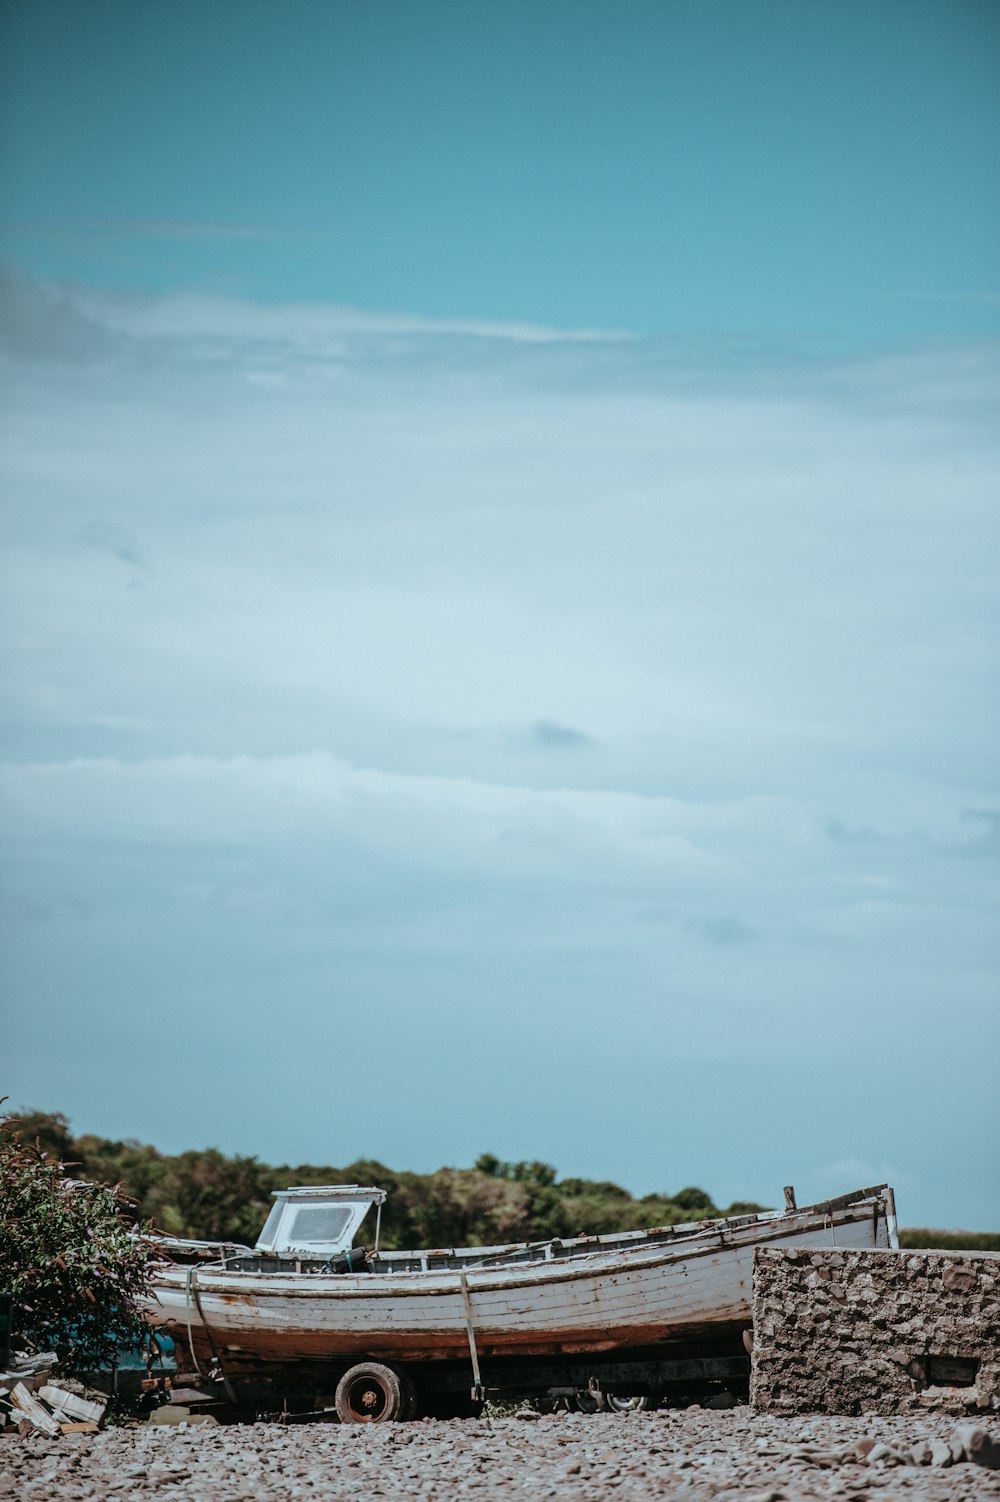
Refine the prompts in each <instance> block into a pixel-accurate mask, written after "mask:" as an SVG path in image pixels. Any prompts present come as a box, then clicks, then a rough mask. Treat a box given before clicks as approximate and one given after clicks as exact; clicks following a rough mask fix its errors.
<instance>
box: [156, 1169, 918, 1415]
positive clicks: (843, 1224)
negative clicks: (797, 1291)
mask: <svg viewBox="0 0 1000 1502" xmlns="http://www.w3.org/2000/svg"><path fill="white" fill-rule="evenodd" d="M384 1200H385V1193H384V1191H382V1190H380V1189H375V1188H361V1187H359V1186H357V1185H338V1186H331V1187H322V1188H292V1189H286V1190H282V1191H280V1192H279V1193H278V1194H276V1196H275V1204H274V1206H273V1208H272V1211H271V1214H270V1215H269V1216H268V1219H267V1223H266V1225H265V1227H264V1229H263V1231H262V1232H261V1235H260V1238H259V1239H258V1241H257V1244H256V1246H255V1247H254V1248H249V1247H236V1246H232V1245H226V1246H223V1245H221V1244H220V1245H217V1246H216V1245H213V1244H211V1243H182V1242H169V1241H164V1242H163V1243H162V1249H163V1251H164V1252H165V1254H166V1255H168V1256H169V1255H173V1256H174V1257H175V1258H176V1259H177V1260H176V1261H175V1262H174V1263H173V1264H170V1263H165V1264H163V1265H161V1266H159V1267H158V1268H157V1270H156V1272H155V1275H154V1278H153V1292H154V1294H155V1303H153V1304H152V1305H151V1306H150V1309H149V1317H150V1319H151V1322H153V1323H155V1324H158V1325H163V1326H166V1327H167V1328H168V1329H170V1331H171V1332H172V1333H173V1334H174V1335H175V1337H176V1339H177V1340H178V1342H179V1343H180V1345H181V1348H182V1349H183V1348H188V1349H189V1351H190V1355H191V1357H192V1359H193V1362H194V1366H195V1370H196V1371H197V1372H199V1373H201V1374H205V1373H209V1372H212V1373H213V1374H214V1375H215V1376H216V1377H217V1378H219V1379H221V1380H223V1381H224V1382H225V1383H226V1386H227V1388H230V1389H231V1384H232V1383H233V1382H235V1381H237V1380H239V1379H242V1378H248V1377H252V1376H254V1375H256V1376H258V1377H259V1376H262V1375H267V1374H270V1375H272V1376H273V1375H274V1374H275V1373H276V1372H281V1371H284V1372H286V1373H287V1372H288V1371H289V1370H290V1369H293V1368H301V1367H302V1366H303V1364H307V1365H308V1367H309V1369H310V1371H312V1372H313V1373H314V1374H315V1373H322V1372H324V1371H325V1372H326V1373H327V1374H328V1385H329V1386H330V1387H331V1389H332V1386H333V1385H334V1384H335V1383H338V1382H339V1388H338V1401H337V1407H338V1411H341V1416H342V1417H349V1418H354V1419H358V1418H364V1417H368V1418H373V1417H374V1418H382V1417H402V1416H406V1409H407V1408H408V1407H412V1402H410V1403H408V1402H407V1391H408V1388H409V1387H411V1384H410V1380H409V1379H410V1377H412V1376H416V1379H417V1386H418V1387H419V1386H420V1385H421V1383H423V1384H424V1385H428V1383H429V1385H430V1386H433V1385H434V1382H433V1381H430V1382H429V1379H430V1378H431V1374H432V1372H433V1373H435V1374H436V1373H437V1372H439V1371H443V1370H444V1368H445V1366H446V1365H447V1364H448V1363H453V1364H457V1365H458V1366H459V1367H460V1368H461V1369H462V1370H463V1371H464V1373H465V1376H464V1377H463V1378H462V1379H461V1380H462V1382H463V1383H464V1384H465V1386H466V1390H467V1388H468V1372H469V1369H470V1361H471V1366H472V1370H473V1372H474V1375H475V1380H476V1385H477V1386H481V1383H482V1375H481V1372H480V1363H482V1364H483V1369H484V1371H485V1373H486V1377H487V1379H489V1377H490V1375H491V1373H492V1372H496V1373H501V1374H502V1372H503V1371H504V1370H505V1369H506V1368H508V1367H510V1365H511V1363H512V1362H520V1363H522V1364H523V1363H524V1362H525V1361H529V1362H533V1363H535V1365H536V1366H537V1365H538V1364H539V1363H542V1364H544V1366H545V1368H546V1370H547V1371H548V1372H550V1373H551V1372H556V1373H558V1371H559V1370H565V1371H566V1372H570V1371H572V1374H573V1375H572V1376H571V1377H570V1378H569V1379H568V1380H569V1381H570V1383H571V1384H572V1383H574V1382H577V1381H579V1374H580V1371H581V1369H582V1366H585V1367H586V1368H587V1369H588V1370H590V1371H591V1372H592V1373H593V1372H598V1373H600V1371H601V1370H602V1369H605V1370H606V1371H611V1369H612V1366H613V1367H614V1369H615V1370H616V1371H619V1372H620V1371H621V1370H624V1367H623V1366H622V1363H623V1361H626V1360H628V1361H631V1362H632V1363H633V1368H634V1370H635V1371H639V1370H640V1368H641V1369H642V1370H643V1371H646V1370H647V1369H648V1370H649V1371H652V1370H653V1368H654V1367H655V1368H656V1369H657V1371H659V1372H660V1375H661V1376H662V1374H663V1372H665V1371H666V1369H667V1365H669V1363H670V1361H671V1360H672V1361H674V1362H675V1363H677V1362H680V1363H681V1366H683V1363H684V1362H685V1361H687V1362H688V1363H690V1361H691V1360H695V1361H696V1360H697V1359H698V1358H699V1357H704V1356H705V1355H706V1353H707V1354H709V1355H716V1356H717V1355H719V1354H720V1353H724V1352H726V1351H730V1352H731V1351H733V1350H742V1345H743V1337H744V1334H745V1332H747V1331H748V1330H749V1327H750V1324H751V1308H750V1305H751V1281H752V1269H753V1252H754V1248H755V1247H757V1246H760V1245H762V1244H778V1245H784V1246H800V1247H810V1246H811V1247H816V1248H820V1247H829V1246H831V1245H835V1246H839V1247H852V1248H859V1247H860V1248H864V1247H883V1248H886V1247H895V1246H896V1245H897V1240H896V1221H895V1209H894V1202H893V1194H892V1190H891V1189H890V1188H889V1187H888V1186H887V1185H884V1184H883V1185H877V1186H875V1187H873V1188H869V1189H859V1190H856V1191H855V1192H854V1193H852V1194H845V1195H841V1196H840V1197H839V1198H837V1199H832V1200H827V1201H824V1202H822V1203H820V1204H815V1205H809V1206H807V1207H804V1208H798V1207H796V1205H795V1199H794V1194H792V1193H791V1191H786V1208H785V1209H784V1210H783V1211H780V1212H778V1211H775V1212H763V1213H760V1214H754V1215H739V1216H732V1217H725V1218H720V1219H714V1220H704V1221H699V1222H695V1223H692V1224H687V1225H676V1226H664V1227H660V1228H656V1229H653V1230H642V1231H631V1232H624V1233H617V1234H614V1235H608V1236H590V1237H579V1238H575V1239H572V1240H563V1241H546V1242H538V1243H532V1244H516V1245H509V1246H495V1247H462V1248H448V1249H441V1250H437V1251H414V1252H407V1251H381V1250H379V1248H378V1239H379V1237H378V1224H376V1231H375V1237H374V1250H372V1251H367V1250H364V1249H361V1248H354V1247H353V1242H354V1238H355V1236H356V1234H357V1232H358V1231H359V1230H360V1227H361V1224H362V1222H363V1221H364V1220H365V1218H366V1216H367V1215H368V1214H369V1212H370V1211H371V1210H372V1209H374V1210H375V1211H376V1217H377V1219H378V1218H380V1212H381V1206H382V1203H383V1202H384ZM581 1364H582V1366H581ZM375 1369H378V1370H381V1371H385V1370H388V1371H390V1372H392V1371H393V1370H395V1373H396V1376H397V1377H398V1378H399V1380H400V1383H401V1392H402V1396H401V1398H400V1399H399V1402H398V1403H397V1401H396V1399H395V1397H394V1395H393V1393H392V1392H389V1393H388V1394H386V1393H385V1392H383V1391H382V1387H384V1386H385V1384H384V1382H382V1386H381V1387H380V1386H379V1383H378V1382H376V1383H375V1388H376V1389H378V1390H377V1391H376V1392H375V1396H374V1397H372V1393H371V1390H370V1388H371V1383H370V1381H369V1380H368V1378H367V1377H366V1378H365V1381H362V1380H361V1379H360V1378H359V1379H357V1380H356V1381H355V1387H356V1389H357V1391H356V1393H355V1400H349V1399H347V1398H345V1400H344V1402H343V1403H341V1400H340V1398H341V1394H340V1391H339V1389H340V1388H345V1383H347V1388H349V1387H350V1381H349V1379H350V1376H351V1373H352V1372H359V1371H360V1372H362V1373H363V1374H364V1373H369V1374H370V1371H372V1370H375ZM408 1374H409V1376H408ZM320 1380H321V1379H320ZM435 1380H436V1378H435ZM616 1380H617V1379H616ZM656 1380H657V1378H656V1375H655V1373H654V1375H653V1376H652V1377H649V1378H648V1380H646V1382H645V1384H644V1386H645V1390H646V1391H647V1393H649V1392H651V1391H652V1389H653V1388H654V1387H655V1385H656ZM366 1382H367V1384H368V1385H367V1386H366ZM589 1382H590V1385H591V1386H592V1387H596V1386H598V1385H599V1382H600V1378H599V1376H598V1378H596V1379H595V1378H594V1377H593V1376H591V1377H590V1379H589ZM359 1383H360V1386H359V1385H358V1384H359ZM313 1385H315V1381H314V1384H313ZM488 1385H489V1384H488ZM550 1385H551V1384H550ZM617 1385H618V1386H621V1383H620V1381H619V1382H618V1384H617ZM625 1385H626V1386H628V1385H630V1384H628V1383H626V1384H625ZM631 1385H632V1386H633V1387H634V1386H635V1385H636V1384H635V1383H632V1384H631ZM639 1386H640V1388H642V1387H643V1384H641V1383H640V1384H639ZM346 1390H347V1389H346V1388H345V1391H346ZM366 1403H367V1405H368V1409H367V1410H366V1408H365V1404H366ZM372 1406H374V1407H375V1408H377V1409H378V1412H374V1413H373V1412H371V1411H369V1410H370V1409H371V1408H372ZM396 1410H398V1411H396Z"/></svg>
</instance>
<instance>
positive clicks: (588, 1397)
mask: <svg viewBox="0 0 1000 1502" xmlns="http://www.w3.org/2000/svg"><path fill="white" fill-rule="evenodd" d="M574 1407H575V1408H576V1411H577V1413H603V1412H604V1394H603V1393H602V1392H593V1391H592V1390H591V1389H590V1388H589V1387H579V1388H577V1391H576V1398H575V1399H574Z"/></svg>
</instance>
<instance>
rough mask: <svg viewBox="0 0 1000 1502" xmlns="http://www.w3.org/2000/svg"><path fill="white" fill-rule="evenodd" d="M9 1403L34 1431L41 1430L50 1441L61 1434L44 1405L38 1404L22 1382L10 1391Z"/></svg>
mask: <svg viewBox="0 0 1000 1502" xmlns="http://www.w3.org/2000/svg"><path fill="white" fill-rule="evenodd" d="M10 1401H11V1405H12V1407H14V1408H16V1409H17V1411H18V1414H19V1415H21V1416H23V1417H24V1418H26V1419H27V1420H28V1423H29V1424H33V1425H34V1427H35V1428H36V1429H41V1431H42V1433H43V1434H47V1435H48V1436H49V1438H50V1439H55V1437H56V1435H57V1434H59V1433H60V1432H61V1431H60V1429H59V1425H58V1423H57V1422H56V1420H55V1419H54V1418H53V1417H52V1415H51V1414H50V1413H49V1411H48V1409H47V1408H46V1407H45V1405H44V1404H43V1403H40V1402H39V1400H38V1399H37V1398H36V1397H35V1395H34V1393H30V1392H29V1391H28V1389H27V1388H26V1387H25V1385H24V1383H23V1382H19V1383H18V1384H17V1386H16V1387H14V1388H12V1389H11V1394H10Z"/></svg>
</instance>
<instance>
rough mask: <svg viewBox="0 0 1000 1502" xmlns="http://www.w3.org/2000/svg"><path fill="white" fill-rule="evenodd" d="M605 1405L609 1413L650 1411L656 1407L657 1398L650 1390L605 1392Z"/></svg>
mask: <svg viewBox="0 0 1000 1502" xmlns="http://www.w3.org/2000/svg"><path fill="white" fill-rule="evenodd" d="M604 1406H605V1408H606V1409H607V1410H608V1412H609V1413H649V1412H650V1410H651V1409H653V1408H655V1407H656V1398H655V1397H654V1395H653V1394H652V1393H650V1392H643V1393H631V1394H626V1393H616V1392H606V1393H605V1394H604Z"/></svg>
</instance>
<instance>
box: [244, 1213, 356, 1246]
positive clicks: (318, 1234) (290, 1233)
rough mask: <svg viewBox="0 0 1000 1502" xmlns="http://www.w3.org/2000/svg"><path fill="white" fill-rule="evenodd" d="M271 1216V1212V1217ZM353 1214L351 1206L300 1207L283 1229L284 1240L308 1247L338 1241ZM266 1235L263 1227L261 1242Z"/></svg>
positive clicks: (265, 1229)
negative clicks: (313, 1244)
mask: <svg viewBox="0 0 1000 1502" xmlns="http://www.w3.org/2000/svg"><path fill="white" fill-rule="evenodd" d="M273 1214H274V1211H273V1210H272V1211H271V1215H273ZM354 1214H355V1207H354V1206H352V1205H302V1206H300V1207H299V1209H298V1210H296V1212H295V1216H294V1219H293V1220H292V1222H291V1224H290V1225H288V1226H287V1227H286V1228H285V1240H287V1241H288V1242H289V1243H290V1244H291V1245H292V1246H310V1245H311V1244H312V1243H314V1242H322V1243H323V1244H324V1245H325V1244H326V1243H327V1242H330V1241H339V1240H340V1238H341V1236H343V1234H344V1232H345V1231H346V1230H347V1227H348V1226H349V1225H350V1223H351V1221H352V1220H353V1219H354ZM268 1220H270V1216H268ZM266 1235H267V1227H266V1226H265V1228H264V1236H262V1237H261V1240H264V1238H265V1237H266Z"/></svg>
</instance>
